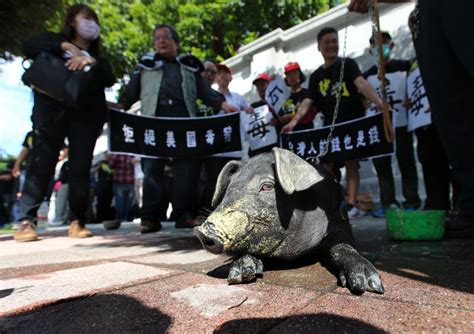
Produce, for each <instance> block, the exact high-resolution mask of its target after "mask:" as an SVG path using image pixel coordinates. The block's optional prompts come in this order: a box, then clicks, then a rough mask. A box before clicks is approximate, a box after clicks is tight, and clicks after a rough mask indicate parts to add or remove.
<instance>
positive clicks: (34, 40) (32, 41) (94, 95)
mask: <svg viewBox="0 0 474 334" xmlns="http://www.w3.org/2000/svg"><path fill="white" fill-rule="evenodd" d="M66 41H68V40H67V39H66V37H65V36H63V35H61V34H57V33H53V32H42V33H39V34H37V35H34V36H33V37H31V38H29V39H28V40H26V41H25V42H24V43H23V45H22V47H23V52H24V54H25V56H26V57H28V58H30V59H33V60H34V59H35V58H36V57H37V56H38V55H39V54H40V53H41V52H42V51H46V52H50V53H52V54H54V55H56V56H58V57H61V58H62V57H63V53H64V51H63V50H62V49H61V43H62V42H66ZM87 51H88V50H87ZM88 52H89V53H90V54H91V56H92V57H94V58H95V59H96V63H94V64H93V65H92V67H91V70H90V71H92V72H91V75H92V76H93V78H94V89H92V90H91V93H90V95H89V96H88V97H87V99H86V100H85V101H84V103H81V106H80V109H82V110H83V111H87V112H100V113H104V112H105V111H106V105H105V93H104V89H105V88H106V87H111V86H112V85H113V84H114V83H115V81H116V79H115V76H114V74H113V72H112V68H111V66H110V65H109V63H108V62H107V60H105V59H104V58H100V57H99V58H97V55H95V54H93V53H91V52H90V51H88ZM35 94H39V93H36V92H35ZM58 103H59V102H58Z"/></svg>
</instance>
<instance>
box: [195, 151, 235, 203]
mask: <svg viewBox="0 0 474 334" xmlns="http://www.w3.org/2000/svg"><path fill="white" fill-rule="evenodd" d="M235 159H236V158H224V157H208V158H205V159H204V160H203V161H202V164H203V167H204V170H205V175H206V183H205V186H204V192H203V199H202V203H201V206H202V207H204V208H206V209H211V208H212V197H213V196H214V191H215V190H216V184H217V178H218V176H219V173H220V172H221V170H222V168H224V166H225V164H226V163H228V162H229V161H231V160H235Z"/></svg>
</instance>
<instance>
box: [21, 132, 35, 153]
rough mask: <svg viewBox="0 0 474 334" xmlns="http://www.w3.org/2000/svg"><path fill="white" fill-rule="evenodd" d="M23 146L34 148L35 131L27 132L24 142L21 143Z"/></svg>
mask: <svg viewBox="0 0 474 334" xmlns="http://www.w3.org/2000/svg"><path fill="white" fill-rule="evenodd" d="M21 146H23V147H26V148H28V149H30V150H31V149H32V148H33V131H29V132H28V133H27V134H26V136H25V139H24V140H23V143H22V144H21Z"/></svg>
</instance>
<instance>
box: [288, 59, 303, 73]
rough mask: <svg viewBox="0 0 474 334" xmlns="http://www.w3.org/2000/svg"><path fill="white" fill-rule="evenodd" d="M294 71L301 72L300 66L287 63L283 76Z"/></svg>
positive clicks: (295, 63)
mask: <svg viewBox="0 0 474 334" xmlns="http://www.w3.org/2000/svg"><path fill="white" fill-rule="evenodd" d="M294 70H301V68H300V64H298V63H297V62H294V63H288V64H286V65H285V74H286V73H288V72H290V71H294Z"/></svg>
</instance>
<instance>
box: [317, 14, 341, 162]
mask: <svg viewBox="0 0 474 334" xmlns="http://www.w3.org/2000/svg"><path fill="white" fill-rule="evenodd" d="M348 15H349V13H346V14H345V16H344V17H345V27H344V44H343V48H342V60H341V70H340V72H339V86H338V90H337V95H336V105H335V106H334V114H333V118H332V123H331V125H330V128H329V134H328V136H327V139H326V145H325V146H324V150H323V151H321V152H319V154H318V155H317V156H316V157H312V158H309V159H308V160H311V161H313V162H315V163H316V164H318V165H319V163H320V160H321V158H322V157H324V156H325V155H326V154H327V153H328V151H329V144H330V142H331V140H332V133H333V132H334V128H335V127H336V119H337V115H338V114H339V104H340V103H341V92H342V82H343V79H344V68H345V64H346V50H347V26H348V25H349V20H348ZM328 89H329V94H331V89H332V87H329V88H328Z"/></svg>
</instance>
